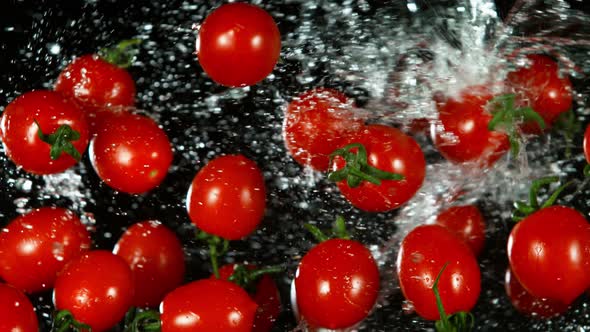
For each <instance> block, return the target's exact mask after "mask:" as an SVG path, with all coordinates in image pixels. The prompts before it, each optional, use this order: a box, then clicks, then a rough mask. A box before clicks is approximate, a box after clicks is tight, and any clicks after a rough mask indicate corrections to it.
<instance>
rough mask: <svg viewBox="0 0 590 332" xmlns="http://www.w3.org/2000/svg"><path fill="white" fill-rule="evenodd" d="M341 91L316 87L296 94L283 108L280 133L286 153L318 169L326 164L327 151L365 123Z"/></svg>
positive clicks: (328, 159)
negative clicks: (281, 133)
mask: <svg viewBox="0 0 590 332" xmlns="http://www.w3.org/2000/svg"><path fill="white" fill-rule="evenodd" d="M352 107H353V102H352V100H351V99H349V98H348V97H346V96H345V95H344V94H343V93H341V92H338V91H336V90H332V89H326V88H317V89H313V90H309V91H307V92H305V93H303V94H301V95H299V96H297V97H295V98H294V99H293V100H292V101H291V103H290V104H289V106H288V107H287V110H286V111H285V121H284V124H283V137H284V140H285V145H286V147H287V150H288V151H289V154H290V155H291V156H292V157H293V158H294V159H295V160H296V161H297V162H298V163H299V164H301V165H304V166H311V167H312V168H313V169H315V170H318V171H326V170H327V169H328V167H329V162H330V154H331V153H332V152H334V150H336V149H338V148H340V147H342V146H343V145H344V144H343V141H344V140H345V139H346V138H347V137H348V136H350V135H352V134H353V133H355V132H357V131H359V130H360V129H361V128H362V127H363V125H364V123H363V120H362V119H360V118H359V117H358V116H356V115H355V114H354V112H353V108H352Z"/></svg>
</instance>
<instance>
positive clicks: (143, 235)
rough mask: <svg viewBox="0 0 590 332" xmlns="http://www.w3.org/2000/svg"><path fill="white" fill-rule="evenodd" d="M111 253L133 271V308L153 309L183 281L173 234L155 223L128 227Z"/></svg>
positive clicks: (182, 265) (179, 251)
mask: <svg viewBox="0 0 590 332" xmlns="http://www.w3.org/2000/svg"><path fill="white" fill-rule="evenodd" d="M113 253H114V254H115V255H118V256H120V257H122V258H123V259H124V260H125V261H126V262H127V264H128V265H129V267H130V268H131V271H133V277H134V285H135V297H134V299H133V305H134V306H136V307H140V308H141V307H157V306H158V305H159V304H160V302H161V301H162V299H163V298H164V296H165V295H166V294H167V293H168V292H170V291H172V290H173V289H175V288H176V287H178V286H179V285H180V284H181V283H182V281H183V280H184V272H185V263H184V251H183V249H182V244H181V243H180V241H179V240H178V238H177V237H176V235H175V234H174V232H172V231H171V230H169V229H168V228H166V226H164V225H162V224H161V223H159V222H157V221H144V222H140V223H136V224H134V225H133V226H131V227H129V228H128V229H127V231H125V233H124V234H123V235H122V236H121V238H120V239H119V241H118V242H117V244H116V245H115V249H114V250H113Z"/></svg>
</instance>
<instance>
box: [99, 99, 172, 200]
mask: <svg viewBox="0 0 590 332" xmlns="http://www.w3.org/2000/svg"><path fill="white" fill-rule="evenodd" d="M105 116H107V117H108V118H105V119H102V121H101V122H100V123H98V124H97V133H96V136H95V137H94V138H93V139H92V141H91V143H90V149H89V150H90V151H89V152H90V153H89V154H90V161H91V163H92V166H93V167H94V170H95V171H96V174H98V176H99V177H100V178H101V180H102V181H104V182H105V183H106V184H107V185H109V186H110V187H111V188H113V189H116V190H119V191H122V192H125V193H129V194H140V193H145V192H147V191H150V190H152V189H154V188H155V187H157V186H158V185H159V184H160V183H161V182H162V181H163V180H164V178H165V177H166V174H167V173H168V168H169V167H170V164H171V163H172V157H173V155H172V146H171V145H170V141H169V140H168V136H167V135H166V133H165V132H164V130H162V128H160V127H159V126H158V124H157V123H156V122H155V121H154V120H152V119H151V118H149V117H147V116H143V115H140V114H134V113H131V112H127V111H122V110H121V111H118V112H109V113H108V114H107V115H105Z"/></svg>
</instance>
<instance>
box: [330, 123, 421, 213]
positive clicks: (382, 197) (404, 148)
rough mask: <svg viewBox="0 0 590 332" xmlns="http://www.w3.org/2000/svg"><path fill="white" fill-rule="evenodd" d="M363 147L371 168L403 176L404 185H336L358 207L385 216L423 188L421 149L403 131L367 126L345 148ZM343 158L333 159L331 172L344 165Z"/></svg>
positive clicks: (385, 183) (393, 181)
mask: <svg viewBox="0 0 590 332" xmlns="http://www.w3.org/2000/svg"><path fill="white" fill-rule="evenodd" d="M350 143H361V144H362V145H363V146H364V147H365V148H366V150H367V160H368V164H369V165H370V166H373V167H376V168H378V169H380V170H382V171H387V172H393V173H397V174H401V175H403V176H404V177H405V178H404V179H403V180H401V181H395V180H383V181H381V185H376V184H373V183H369V182H367V181H363V182H362V183H361V184H360V185H359V186H358V187H356V188H351V187H349V186H348V184H347V183H346V181H345V180H344V181H340V182H338V183H337V185H338V188H339V189H340V192H341V193H342V195H343V196H344V197H345V198H346V199H347V200H348V201H349V202H350V203H351V204H352V205H354V206H355V207H357V208H359V209H361V210H364V211H368V212H385V211H389V210H393V209H396V208H398V207H400V206H401V205H402V204H404V203H406V202H407V201H409V200H410V199H411V198H412V197H413V196H414V194H416V192H417V191H418V189H420V187H421V186H422V182H423V181H424V176H425V173H426V161H425V159H424V154H423V153H422V150H421V149H420V146H419V145H418V143H416V141H414V139H413V138H411V137H410V136H407V135H406V134H404V133H403V132H401V131H400V130H398V129H396V128H393V127H388V126H384V125H368V126H366V127H365V128H364V129H363V130H361V131H359V132H358V133H357V134H356V135H353V136H351V137H349V138H348V141H347V142H346V143H345V144H350ZM345 164H346V163H345V161H344V159H343V158H341V157H336V158H334V161H333V163H332V170H333V171H335V170H338V169H340V168H342V167H344V165H345Z"/></svg>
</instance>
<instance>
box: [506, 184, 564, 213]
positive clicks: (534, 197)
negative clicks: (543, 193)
mask: <svg viewBox="0 0 590 332" xmlns="http://www.w3.org/2000/svg"><path fill="white" fill-rule="evenodd" d="M558 181H559V177H557V176H546V177H542V178H539V179H536V180H534V181H533V184H532V185H531V189H530V191H529V201H528V204H527V203H525V202H514V208H515V209H516V210H515V211H514V212H513V213H512V220H514V221H520V220H522V219H524V218H526V217H527V216H529V215H531V214H532V213H534V212H536V211H539V210H542V209H544V208H546V207H549V206H551V205H553V203H555V201H556V200H557V197H558V196H559V195H560V194H561V193H562V192H563V191H564V190H565V188H567V187H568V186H569V185H571V184H572V181H570V182H567V183H565V184H563V185H561V186H559V187H558V188H557V189H555V191H554V192H553V193H551V195H550V196H549V198H547V200H545V201H544V202H542V203H539V189H541V187H543V186H547V185H551V184H552V183H555V182H558Z"/></svg>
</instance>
